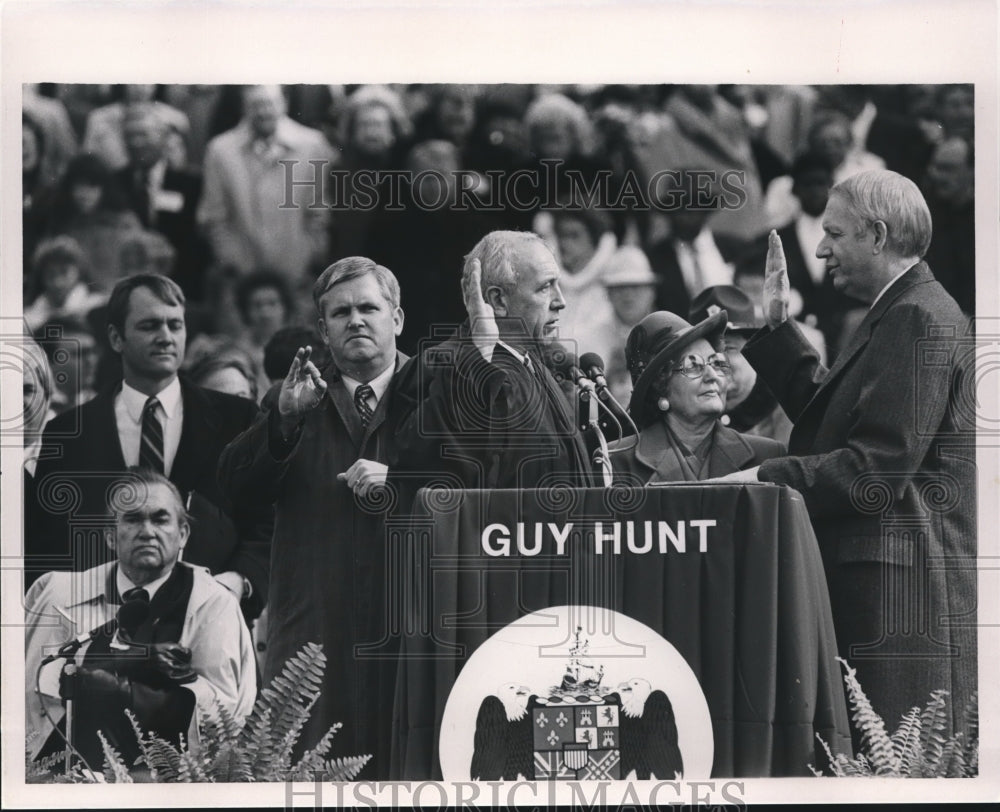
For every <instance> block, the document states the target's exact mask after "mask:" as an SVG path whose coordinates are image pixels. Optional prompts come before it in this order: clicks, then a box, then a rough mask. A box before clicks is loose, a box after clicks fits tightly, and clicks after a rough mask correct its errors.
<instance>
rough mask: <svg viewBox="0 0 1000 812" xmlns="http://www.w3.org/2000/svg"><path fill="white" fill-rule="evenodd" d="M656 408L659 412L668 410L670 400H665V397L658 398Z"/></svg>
mask: <svg viewBox="0 0 1000 812" xmlns="http://www.w3.org/2000/svg"><path fill="white" fill-rule="evenodd" d="M656 408H657V409H659V410H660V411H661V412H669V411H670V401H669V400H667V399H666V398H660V399H659V400H658V401H656Z"/></svg>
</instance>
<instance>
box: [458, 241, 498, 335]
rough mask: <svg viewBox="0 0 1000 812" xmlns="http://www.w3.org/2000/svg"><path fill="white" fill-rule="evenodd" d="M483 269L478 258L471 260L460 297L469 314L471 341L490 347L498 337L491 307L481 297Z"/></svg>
mask: <svg viewBox="0 0 1000 812" xmlns="http://www.w3.org/2000/svg"><path fill="white" fill-rule="evenodd" d="M482 278H483V269H482V266H481V265H480V263H479V260H478V259H474V260H472V263H471V265H470V269H469V276H468V278H467V279H465V280H463V282H462V297H463V298H464V299H465V310H466V312H467V313H468V314H469V327H470V328H471V331H472V342H473V343H474V344H475V345H476V346H477V347H480V348H488V349H492V348H493V346H494V345H495V344H496V343H497V339H499V338H500V330H499V328H498V327H497V320H496V317H495V316H494V314H493V308H492V307H490V306H489V304H487V302H486V300H485V299H484V298H483V288H482Z"/></svg>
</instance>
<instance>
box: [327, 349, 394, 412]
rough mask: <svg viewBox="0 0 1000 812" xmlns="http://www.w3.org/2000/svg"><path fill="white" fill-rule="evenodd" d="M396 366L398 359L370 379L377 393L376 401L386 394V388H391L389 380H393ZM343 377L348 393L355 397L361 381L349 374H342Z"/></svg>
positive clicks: (370, 383)
mask: <svg viewBox="0 0 1000 812" xmlns="http://www.w3.org/2000/svg"><path fill="white" fill-rule="evenodd" d="M395 368H396V360H395V359H393V362H392V363H391V364H389V366H387V367H386V368H385V370H384V371H383V372H381V373H379V374H378V375H377V376H376V377H374V378H372V380H370V381H368V385H369V386H370V387H371V388H372V391H373V392H374V393H375V401H376V402H379V403H380V402H381V401H382V396H383V395H384V394H385V392H386V390H387V389H388V388H389V382H390V381H391V380H392V373H393V370H395ZM340 377H341V379H342V380H343V381H344V386H346V387H347V393H348V394H349V395H350V396H351V397H352V398H353V397H354V391H355V390H356V389H357V388H358V387H359V386H361V381H357V380H355V379H354V378H351V377H350V376H348V375H344V374H341V376H340Z"/></svg>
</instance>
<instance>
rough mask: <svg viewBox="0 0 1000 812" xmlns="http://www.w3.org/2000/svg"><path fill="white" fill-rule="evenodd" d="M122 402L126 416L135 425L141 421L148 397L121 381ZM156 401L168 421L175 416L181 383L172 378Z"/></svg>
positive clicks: (179, 398)
mask: <svg viewBox="0 0 1000 812" xmlns="http://www.w3.org/2000/svg"><path fill="white" fill-rule="evenodd" d="M121 397H122V400H123V401H124V402H125V409H126V411H128V416H129V417H130V418H132V420H134V421H135V422H136V423H138V422H139V421H140V420H141V419H142V410H143V409H144V408H146V401H147V400H149V395H144V394H143V393H142V392H140V391H139V390H138V389H134V388H133V387H131V386H129V385H128V384H127V383H125V381H122V393H121ZM156 399H157V400H158V401H160V408H161V409H163V413H164V414H165V415H166V416H167V419H168V420H170V419H172V418H173V417H174V415H176V414H177V407H178V406H179V405H180V402H181V382H180V380H179V379H178V378H177V376H176V375H175V376H174V379H173V380H172V381H171V382H170V383H169V384H167V386H166V388H165V389H163V390H162V391H160V392H158V393H157V394H156Z"/></svg>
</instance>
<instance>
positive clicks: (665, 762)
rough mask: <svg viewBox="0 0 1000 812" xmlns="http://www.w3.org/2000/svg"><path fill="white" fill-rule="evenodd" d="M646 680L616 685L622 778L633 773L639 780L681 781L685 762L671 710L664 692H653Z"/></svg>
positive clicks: (635, 679)
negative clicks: (619, 706) (620, 707)
mask: <svg viewBox="0 0 1000 812" xmlns="http://www.w3.org/2000/svg"><path fill="white" fill-rule="evenodd" d="M652 688H653V686H652V685H651V684H650V683H649V680H645V679H642V678H641V677H633V678H632V679H630V680H628V681H627V682H623V683H621V684H620V685H619V686H618V695H619V697H620V699H621V705H622V715H621V719H620V721H619V729H620V731H621V753H622V776H623V777H628V776H629V774H630V773H631V772H632V771H633V770H635V777H636V778H637V779H639V780H645V779H649V778H651V777H652V778H663V779H666V780H668V781H669V780H680V779H681V778H683V776H684V759H683V758H682V757H681V750H680V747H679V746H678V744H677V722H676V721H675V720H674V709H673V706H671V704H670V700H669V699H668V698H667V695H666V694H665V693H663V691H661V690H659V689H657V690H655V691H654V690H653V689H652Z"/></svg>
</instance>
